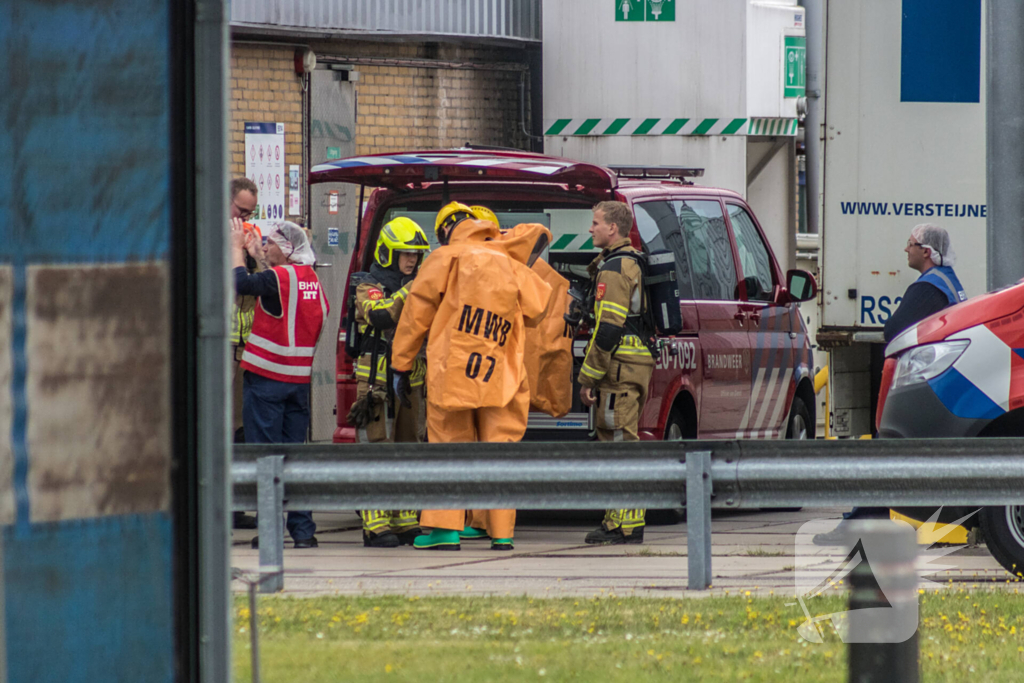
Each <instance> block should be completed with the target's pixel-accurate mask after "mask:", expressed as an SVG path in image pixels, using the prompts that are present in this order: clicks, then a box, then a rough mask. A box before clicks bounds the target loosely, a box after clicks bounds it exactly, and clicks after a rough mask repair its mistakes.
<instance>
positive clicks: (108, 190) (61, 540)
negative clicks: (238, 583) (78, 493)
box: [0, 0, 175, 683]
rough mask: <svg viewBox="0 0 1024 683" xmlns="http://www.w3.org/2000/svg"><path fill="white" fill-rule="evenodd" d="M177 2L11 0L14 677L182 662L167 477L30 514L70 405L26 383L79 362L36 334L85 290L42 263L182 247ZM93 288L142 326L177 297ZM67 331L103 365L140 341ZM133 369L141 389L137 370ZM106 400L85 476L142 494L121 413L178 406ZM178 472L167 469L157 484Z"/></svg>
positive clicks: (2, 182)
mask: <svg viewBox="0 0 1024 683" xmlns="http://www.w3.org/2000/svg"><path fill="white" fill-rule="evenodd" d="M170 7H171V3H170V2H168V0H91V1H90V2H79V3H75V2H54V1H53V0H0V92H2V93H3V95H2V97H0V263H10V264H13V265H14V268H13V276H14V277H13V287H12V288H11V289H10V291H5V292H2V294H3V295H4V296H5V297H9V300H10V301H11V310H12V313H13V315H12V316H11V318H12V326H11V329H2V330H0V341H2V342H3V343H7V340H9V342H10V344H11V347H10V355H11V359H12V365H13V370H14V372H13V373H11V379H10V382H9V383H4V384H2V385H0V391H5V392H10V394H11V398H12V400H11V403H12V406H13V415H12V421H11V422H12V425H11V433H10V434H9V435H0V438H10V440H11V443H12V445H13V451H14V456H15V467H14V489H15V498H16V502H17V505H16V507H17V510H16V524H15V525H14V526H9V527H5V528H4V529H3V531H2V542H3V575H2V577H0V580H3V582H4V594H5V615H4V622H3V623H4V629H2V630H3V631H4V633H3V634H2V636H3V637H4V639H5V641H6V646H5V647H4V650H5V651H6V655H7V662H6V669H7V674H8V678H9V680H11V681H12V682H15V683H20V682H22V681H25V682H34V681H90V682H95V681H101V682H105V681H111V682H113V681H171V680H173V677H174V671H175V662H174V656H175V650H174V647H175V634H174V608H173V582H172V575H171V571H172V566H173V565H172V533H171V532H172V525H171V518H170V514H169V512H167V511H166V510H158V509H157V508H159V507H160V506H166V486H167V484H164V485H163V488H162V489H160V490H158V491H156V493H157V495H156V497H155V499H154V500H155V502H153V503H152V504H151V505H152V507H149V508H146V507H142V506H140V507H141V508H142V509H155V510H156V511H154V512H145V513H142V514H135V515H120V516H108V517H94V518H89V519H68V518H67V517H70V516H71V515H70V514H63V515H62V514H61V510H60V508H59V506H58V508H57V509H56V511H53V512H52V516H51V517H50V519H56V520H59V521H53V522H47V523H32V515H33V514H35V510H34V509H33V507H32V503H33V500H32V498H31V495H32V494H31V491H32V489H31V487H30V486H27V485H26V483H27V481H29V482H30V481H31V478H32V475H33V472H35V473H37V474H38V473H39V472H40V471H44V470H43V468H42V467H41V466H40V465H41V463H42V462H45V461H46V455H47V453H46V452H44V451H45V449H40V450H39V451H37V452H33V440H32V437H31V432H32V428H33V425H36V424H38V423H37V422H33V414H35V416H36V419H38V416H39V415H41V414H44V412H45V413H46V414H48V415H50V416H53V415H54V413H53V411H48V412H46V411H39V410H38V405H39V401H40V396H39V395H37V394H38V392H37V394H33V393H32V392H29V391H27V387H30V386H32V382H33V381H37V380H38V378H39V377H42V376H46V375H47V373H51V374H52V373H53V372H55V371H58V370H60V369H61V368H64V369H65V370H66V368H65V367H64V366H65V364H66V363H67V362H68V361H67V358H66V357H64V356H63V355H62V354H61V352H60V351H59V348H60V347H59V345H58V346H56V348H57V349H58V350H57V351H55V352H52V353H49V354H48V355H47V354H44V353H41V351H40V350H39V348H38V347H37V346H36V345H33V344H32V343H31V342H30V340H31V333H32V331H33V327H32V325H33V324H40V321H44V322H45V321H47V320H50V319H53V320H58V321H63V320H65V319H66V318H67V317H68V315H67V313H68V310H67V309H68V306H67V302H68V301H70V300H71V299H69V298H68V297H66V296H62V295H63V294H65V293H67V291H68V289H67V287H69V286H71V285H67V284H66V283H65V284H64V285H62V286H64V289H61V286H56V285H54V286H52V287H49V288H47V287H38V286H36V287H35V288H33V284H32V283H33V282H36V281H45V282H47V283H51V284H52V283H54V282H56V281H57V279H55V278H53V277H49V278H45V277H40V274H42V275H53V274H54V273H65V274H66V273H67V272H68V271H69V270H75V271H87V270H90V269H91V270H93V271H95V272H96V274H97V277H96V278H94V279H93V280H91V282H93V283H100V282H103V281H106V280H105V278H104V277H103V276H104V275H109V274H110V273H111V272H113V271H126V270H132V269H133V268H135V269H137V268H136V266H133V265H131V264H132V263H133V262H144V263H145V264H147V265H149V266H152V267H153V269H154V270H155V271H156V272H158V273H159V272H163V273H166V272H167V271H166V270H162V266H163V262H165V261H166V259H167V258H168V255H169V245H170V230H171V226H170V220H169V217H170V202H171V201H172V197H171V196H170V191H171V184H170V180H171V159H170V154H171V153H172V150H171V149H170V140H171V129H170V107H171V103H170V92H171V85H170V83H171V63H170V59H171V51H170V39H171V14H170ZM66 265H73V266H76V267H75V268H70V269H69V268H66V267H64V266H66ZM53 266H57V267H56V268H54V267H53ZM93 266H99V267H95V268H94V267H93ZM133 272H134V271H133ZM33 274H34V275H33ZM34 278H35V279H34ZM61 282H64V281H63V280H62V281H61ZM67 282H72V280H67ZM58 284H59V283H58ZM165 286H166V284H165ZM158 289H159V288H158ZM89 301H90V302H91V305H95V306H96V309H97V310H96V311H95V315H94V311H93V310H92V309H91V308H89V307H84V308H79V309H78V310H75V311H74V313H75V314H76V315H77V318H78V319H84V320H93V319H97V320H98V319H100V317H99V314H100V313H104V312H105V313H106V315H107V316H108V317H110V318H114V319H116V320H124V321H126V322H125V324H126V325H136V326H137V323H138V320H139V319H140V317H144V318H147V319H156V320H157V322H160V321H161V319H162V320H163V321H166V320H167V319H169V315H170V312H169V310H167V305H166V299H165V298H156V297H150V298H149V300H144V299H142V298H140V299H139V300H138V301H137V302H132V304H131V305H123V306H120V307H119V310H118V311H116V315H113V314H111V311H109V310H105V311H104V309H103V304H104V302H106V303H108V304H109V302H110V301H111V298H110V297H109V296H107V297H104V296H96V297H93V298H92V299H90V300H89ZM146 313H148V316H145V315H141V314H146ZM167 327H168V325H167V324H152V325H149V326H144V327H142V328H139V327H136V328H135V329H140V330H142V331H141V332H139V333H138V335H137V336H138V337H140V338H141V339H142V341H144V342H149V343H150V346H149V348H151V349H155V350H156V353H155V354H153V355H152V356H151V357H152V359H153V360H152V363H153V365H154V368H155V370H156V371H157V372H158V374H159V372H160V371H163V374H162V376H164V377H169V374H170V373H169V370H168V368H167V367H166V363H167V356H166V354H162V348H166V346H167V345H169V341H170V340H169V339H168V338H167V335H166V334H165V333H160V332H159V331H160V330H166V329H167ZM152 330H157V331H158V332H152ZM68 343H69V344H78V346H76V347H75V349H76V351H79V352H80V353H79V354H78V358H79V360H80V361H81V362H82V364H83V366H84V367H85V368H86V369H87V370H90V371H91V370H95V369H96V368H102V367H103V365H102V363H101V362H99V361H102V360H104V359H108V358H109V357H110V354H114V355H124V354H126V353H131V352H133V351H135V349H134V348H126V346H127V345H123V344H122V345H121V346H120V347H117V348H111V345H110V344H108V345H107V347H106V348H104V347H103V344H102V343H101V344H95V345H93V346H92V347H89V348H83V347H82V345H81V343H82V340H80V339H69V340H68ZM79 369H81V368H79ZM99 375H102V373H97V372H93V373H92V374H90V373H89V372H86V373H85V374H74V373H67V376H66V377H65V378H64V383H65V385H74V388H75V389H81V390H83V392H82V393H84V394H85V395H90V394H89V393H88V392H89V390H91V389H94V388H95V387H96V386H98V385H99V384H102V383H101V382H100V383H98V382H97V381H96V376H99ZM117 381H120V382H123V383H124V388H127V389H130V388H132V386H131V384H132V382H133V381H136V380H133V378H132V377H130V376H129V377H119V378H117ZM113 384H116V382H114V383H113ZM160 388H162V389H163V390H164V391H167V392H169V391H170V388H169V387H167V386H164V387H158V389H157V390H159V389H160ZM97 398H98V399H99V396H97ZM76 407H78V406H70V407H69V408H76ZM33 410H36V411H37V412H36V413H33ZM104 410H105V411H106V413H105V414H104ZM96 412H97V414H98V415H101V416H102V417H103V418H104V420H98V421H96V422H94V423H91V424H90V426H96V429H95V430H94V434H96V438H97V441H96V442H97V443H103V444H107V443H113V444H115V446H107V448H108V451H102V450H100V451H99V459H100V460H102V459H103V457H104V455H105V454H106V453H108V452H109V454H110V458H109V462H107V461H104V462H100V463H99V465H100V467H97V468H95V469H88V468H85V469H83V470H82V472H84V473H89V474H88V475H83V478H82V479H81V480H77V481H76V482H75V484H76V485H77V486H79V487H80V488H81V489H82V490H85V491H98V490H108V491H110V490H113V491H115V493H116V494H119V495H125V496H130V495H131V494H132V493H133V489H132V488H131V486H130V484H126V483H125V482H130V481H131V478H132V475H133V474H135V472H124V471H121V470H118V469H117V468H116V467H113V465H114V464H116V462H115V460H116V458H117V457H119V456H122V455H123V453H121V452H119V451H118V450H117V448H116V444H117V443H118V442H119V439H120V435H119V434H118V433H117V427H116V426H117V425H118V424H122V423H123V422H122V421H124V420H131V419H132V418H137V417H142V418H143V419H141V420H136V422H137V424H138V427H139V429H140V430H146V429H151V430H152V431H151V432H150V433H154V434H156V433H160V434H165V433H167V429H166V427H167V422H166V421H169V420H170V415H169V414H168V413H166V412H165V414H163V415H159V416H157V417H155V418H153V417H151V416H143V413H141V412H136V411H134V410H131V409H129V410H122V411H120V412H119V413H118V414H116V415H113V414H112V413H113V412H116V411H115V410H114V409H112V408H111V407H110V406H109V404H105V403H104V402H102V401H101V400H98V401H97V407H96ZM75 414H76V413H75V412H74V410H73V409H69V410H68V412H67V418H66V419H65V423H63V424H61V425H60V428H61V430H62V431H64V432H66V435H67V438H68V439H69V440H71V441H73V440H74V439H75V438H80V437H81V434H82V433H83V432H84V431H86V430H83V429H81V428H80V425H77V424H75V423H74V418H73V416H74V415H75ZM111 417H115V418H117V419H113V420H110V419H107V418H111ZM56 419H57V420H58V421H59V420H60V419H61V418H60V416H59V415H58V416H57V418H56ZM104 430H106V431H104ZM158 430H159V431H158ZM27 433H28V435H27ZM163 445H165V446H166V448H167V450H169V445H167V444H163ZM154 450H155V451H157V456H156V457H155V458H154V460H155V461H156V463H157V464H156V465H153V466H152V469H154V470H156V471H157V475H159V474H160V472H159V470H160V468H161V467H162V466H164V464H163V463H164V462H166V469H167V471H168V472H169V459H168V460H167V461H161V460H160V453H161V449H160V448H157V449H154ZM50 455H52V454H50ZM50 465H51V466H52V465H53V458H52V457H51V458H50ZM132 467H134V463H133V464H132ZM33 468H35V469H33ZM87 477H92V478H91V479H89V480H85V479H86V478H87ZM118 477H121V478H120V479H119V478H118ZM168 479H169V477H168V476H164V477H163V478H161V477H159V476H156V480H157V481H158V482H159V483H163V482H165V481H167V480H168ZM157 488H160V487H159V486H157ZM160 494H163V495H160ZM147 504H148V503H147Z"/></svg>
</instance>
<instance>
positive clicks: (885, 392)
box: [875, 358, 896, 432]
mask: <svg viewBox="0 0 1024 683" xmlns="http://www.w3.org/2000/svg"><path fill="white" fill-rule="evenodd" d="M895 374H896V359H895V358H886V359H885V365H883V366H882V385H881V387H879V390H878V409H877V410H875V431H876V432H877V431H879V430H881V428H882V410H883V409H884V408H885V399H886V398H888V396H889V388H890V387H891V386H892V378H893V375H895Z"/></svg>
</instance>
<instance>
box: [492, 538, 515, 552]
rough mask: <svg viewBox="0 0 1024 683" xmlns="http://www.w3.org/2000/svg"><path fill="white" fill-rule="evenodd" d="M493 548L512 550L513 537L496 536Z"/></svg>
mask: <svg viewBox="0 0 1024 683" xmlns="http://www.w3.org/2000/svg"><path fill="white" fill-rule="evenodd" d="M491 550H512V539H511V538H496V539H494V540H493V541H491Z"/></svg>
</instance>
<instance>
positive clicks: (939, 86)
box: [900, 0, 981, 102]
mask: <svg viewBox="0 0 1024 683" xmlns="http://www.w3.org/2000/svg"><path fill="white" fill-rule="evenodd" d="M901 52H902V62H901V71H900V76H901V79H900V100H901V101H903V102H978V101H979V100H980V97H981V0H903V44H902V48H901Z"/></svg>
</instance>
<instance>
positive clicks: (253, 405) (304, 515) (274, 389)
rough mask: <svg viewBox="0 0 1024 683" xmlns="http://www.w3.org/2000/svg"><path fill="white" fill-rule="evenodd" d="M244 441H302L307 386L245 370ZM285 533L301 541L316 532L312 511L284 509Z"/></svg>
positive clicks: (306, 426)
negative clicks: (286, 510)
mask: <svg viewBox="0 0 1024 683" xmlns="http://www.w3.org/2000/svg"><path fill="white" fill-rule="evenodd" d="M242 428H243V429H244V430H245V442H246V443H303V442H305V440H306V432H307V431H308V430H309V385H308V384H293V383H291V382H278V381H277V380H276V379H270V378H268V377H263V376H262V375H257V374H256V373H254V372H250V371H248V370H246V371H245V376H244V378H243V380H242ZM287 526H288V533H289V534H291V536H292V540H295V541H304V540H306V539H308V538H310V537H312V536H313V534H315V533H316V523H315V522H314V521H313V513H312V512H293V511H289V512H288V522H287Z"/></svg>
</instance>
